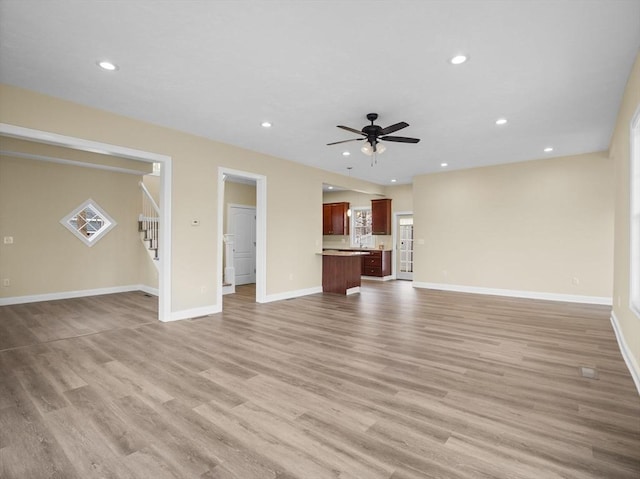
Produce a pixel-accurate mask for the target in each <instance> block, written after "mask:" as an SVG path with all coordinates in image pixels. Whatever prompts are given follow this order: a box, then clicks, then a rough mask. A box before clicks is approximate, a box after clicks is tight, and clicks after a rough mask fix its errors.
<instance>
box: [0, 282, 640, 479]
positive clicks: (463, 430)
mask: <svg viewBox="0 0 640 479" xmlns="http://www.w3.org/2000/svg"><path fill="white" fill-rule="evenodd" d="M252 294H253V292H252V290H251V288H250V287H248V288H242V287H240V288H239V292H238V293H237V294H235V295H231V296H225V298H224V308H225V312H224V313H222V314H218V315H213V316H210V317H203V318H197V319H193V320H185V321H177V322H173V323H160V322H158V321H157V320H156V305H155V303H156V299H155V298H151V297H148V296H145V295H144V293H125V294H115V295H108V296H99V297H95V298H82V299H75V300H62V301H52V302H45V303H36V304H26V305H15V306H4V307H0V477H2V478H3V479H9V478H20V479H23V478H29V479H39V478H49V477H51V478H64V479H72V478H80V479H89V478H154V479H161V478H199V479H214V478H216V479H294V478H299V479H314V478H333V479H335V478H340V479H347V478H362V479H390V478H392V479H418V478H446V479H455V478H468V479H478V478H505V479H506V478H508V479H518V478H531V479H552V478H598V479H602V478H607V479H613V478H635V479H637V478H638V477H640V397H639V396H638V393H637V391H636V390H635V388H634V384H633V381H632V379H631V377H630V375H629V372H628V371H627V369H626V366H625V364H624V362H623V359H622V357H621V355H620V351H619V349H618V346H617V344H616V341H615V337H614V333H613V330H612V327H611V324H610V322H609V314H610V309H609V308H607V307H601V306H587V305H576V304H566V303H553V302H544V301H535V300H519V299H509V298H500V297H490V296H480V295H468V294H459V293H449V292H439V291H431V290H420V289H413V288H412V287H411V284H410V283H409V282H402V281H394V282H385V283H382V282H364V283H363V286H362V293H361V294H359V295H353V296H349V297H344V296H338V295H330V294H325V295H323V294H317V295H312V296H307V297H304V298H298V299H292V300H287V301H280V302H275V303H269V304H262V305H261V304H255V303H254V302H253V296H252ZM582 366H585V367H590V368H594V369H595V370H596V372H597V379H587V378H584V377H582V376H581V374H580V367H582Z"/></svg>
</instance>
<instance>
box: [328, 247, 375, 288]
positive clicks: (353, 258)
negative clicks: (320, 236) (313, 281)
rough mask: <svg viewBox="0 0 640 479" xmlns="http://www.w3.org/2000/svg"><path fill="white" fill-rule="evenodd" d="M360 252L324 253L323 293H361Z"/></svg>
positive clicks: (361, 253)
mask: <svg viewBox="0 0 640 479" xmlns="http://www.w3.org/2000/svg"><path fill="white" fill-rule="evenodd" d="M366 254H367V253H363V252H360V251H324V252H323V253H322V292H324V293H338V294H353V293H359V292H360V269H361V264H362V263H361V260H360V258H361V257H363V255H366Z"/></svg>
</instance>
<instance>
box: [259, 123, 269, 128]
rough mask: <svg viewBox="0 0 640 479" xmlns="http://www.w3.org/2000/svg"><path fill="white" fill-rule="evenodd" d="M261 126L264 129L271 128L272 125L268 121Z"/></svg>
mask: <svg viewBox="0 0 640 479" xmlns="http://www.w3.org/2000/svg"><path fill="white" fill-rule="evenodd" d="M260 124H261V125H262V127H263V128H271V123H269V122H268V121H263V122H262V123H260Z"/></svg>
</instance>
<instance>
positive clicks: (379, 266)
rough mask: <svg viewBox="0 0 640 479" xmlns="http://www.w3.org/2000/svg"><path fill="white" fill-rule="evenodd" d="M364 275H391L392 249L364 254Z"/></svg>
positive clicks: (380, 276)
mask: <svg viewBox="0 0 640 479" xmlns="http://www.w3.org/2000/svg"><path fill="white" fill-rule="evenodd" d="M362 276H375V277H379V278H382V277H384V276H391V251H370V252H369V254H368V255H367V256H363V257H362Z"/></svg>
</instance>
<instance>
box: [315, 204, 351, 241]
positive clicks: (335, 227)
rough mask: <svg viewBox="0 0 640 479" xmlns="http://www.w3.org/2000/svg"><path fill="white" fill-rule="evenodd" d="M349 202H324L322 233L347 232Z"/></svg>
mask: <svg viewBox="0 0 640 479" xmlns="http://www.w3.org/2000/svg"><path fill="white" fill-rule="evenodd" d="M347 211H349V203H345V202H342V203H325V204H323V205H322V234H323V235H348V234H349V216H348V215H347Z"/></svg>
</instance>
